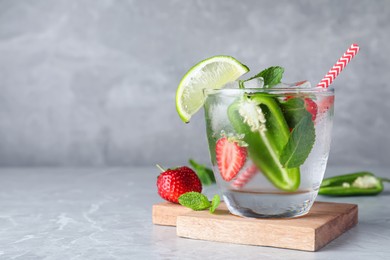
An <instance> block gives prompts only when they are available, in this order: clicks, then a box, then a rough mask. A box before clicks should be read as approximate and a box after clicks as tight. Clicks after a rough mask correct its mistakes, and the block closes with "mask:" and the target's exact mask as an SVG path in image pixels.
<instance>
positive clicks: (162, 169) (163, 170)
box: [156, 164, 166, 172]
mask: <svg viewBox="0 0 390 260" xmlns="http://www.w3.org/2000/svg"><path fill="white" fill-rule="evenodd" d="M156 167H157V168H159V169H160V171H161V172H165V171H166V170H165V169H164V168H163V167H161V166H160V165H159V164H156Z"/></svg>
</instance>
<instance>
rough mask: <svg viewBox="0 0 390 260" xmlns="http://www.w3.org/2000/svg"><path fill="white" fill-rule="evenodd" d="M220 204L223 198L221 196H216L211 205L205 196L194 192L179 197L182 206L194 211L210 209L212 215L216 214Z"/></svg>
mask: <svg viewBox="0 0 390 260" xmlns="http://www.w3.org/2000/svg"><path fill="white" fill-rule="evenodd" d="M220 202H221V198H220V197H219V195H215V196H214V197H213V200H212V201H211V203H210V201H209V200H208V198H207V197H206V196H205V195H203V194H202V193H199V192H194V191H192V192H187V193H184V194H182V195H181V196H180V197H179V203H180V205H182V206H184V207H187V208H190V209H192V210H204V209H208V208H209V209H210V212H211V213H214V211H215V209H216V208H217V207H218V205H219V203H220Z"/></svg>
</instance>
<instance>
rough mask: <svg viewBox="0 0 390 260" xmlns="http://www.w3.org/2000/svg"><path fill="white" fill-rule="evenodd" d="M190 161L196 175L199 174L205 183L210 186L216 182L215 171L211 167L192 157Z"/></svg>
mask: <svg viewBox="0 0 390 260" xmlns="http://www.w3.org/2000/svg"><path fill="white" fill-rule="evenodd" d="M188 162H189V163H190V164H191V166H192V168H194V170H195V172H196V175H198V177H199V179H200V181H201V182H202V184H203V185H205V186H208V185H211V184H213V183H215V177H214V172H213V171H212V170H211V169H209V168H207V167H206V166H205V165H203V164H199V163H197V162H195V161H194V160H192V159H190V160H189V161H188Z"/></svg>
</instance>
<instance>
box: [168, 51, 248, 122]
mask: <svg viewBox="0 0 390 260" xmlns="http://www.w3.org/2000/svg"><path fill="white" fill-rule="evenodd" d="M248 71H249V69H248V67H247V66H245V65H243V64H241V63H240V62H239V61H238V60H236V59H235V58H233V57H230V56H214V57H211V58H208V59H206V60H203V61H201V62H199V63H198V64H196V65H195V66H193V67H192V68H191V69H190V70H189V71H188V72H187V73H186V74H185V75H184V77H183V78H182V79H181V81H180V84H179V87H178V88H177V91H176V109H177V112H178V113H179V116H180V118H181V119H182V120H183V121H184V122H186V123H188V122H189V121H190V118H191V116H192V115H193V114H195V113H196V112H197V111H198V110H199V109H200V108H201V107H202V106H203V103H204V100H205V97H204V95H203V89H207V88H208V89H219V88H221V87H222V86H223V85H225V84H226V83H228V82H231V81H234V80H236V79H238V78H239V77H241V76H242V75H244V74H245V73H247V72H248Z"/></svg>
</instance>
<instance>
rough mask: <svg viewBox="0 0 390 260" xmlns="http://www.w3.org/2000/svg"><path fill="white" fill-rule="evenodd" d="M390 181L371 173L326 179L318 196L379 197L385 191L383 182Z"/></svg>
mask: <svg viewBox="0 0 390 260" xmlns="http://www.w3.org/2000/svg"><path fill="white" fill-rule="evenodd" d="M384 181H386V182H389V181H390V180H389V179H385V178H379V177H376V176H375V175H374V174H373V173H371V172H357V173H350V174H345V175H339V176H335V177H331V178H326V179H324V180H323V181H322V183H321V187H320V190H319V192H318V194H321V195H328V196H362V195H377V194H379V193H381V192H382V191H383V182H384Z"/></svg>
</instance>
